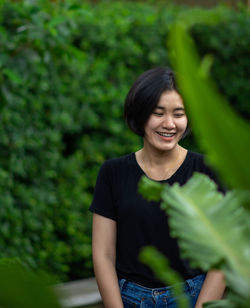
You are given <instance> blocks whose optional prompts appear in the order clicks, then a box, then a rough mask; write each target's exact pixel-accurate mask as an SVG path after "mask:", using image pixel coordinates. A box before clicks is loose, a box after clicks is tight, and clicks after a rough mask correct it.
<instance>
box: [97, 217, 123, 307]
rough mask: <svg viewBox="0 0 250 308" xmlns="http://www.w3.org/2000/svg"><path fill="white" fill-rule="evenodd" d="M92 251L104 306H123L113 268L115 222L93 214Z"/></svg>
mask: <svg viewBox="0 0 250 308" xmlns="http://www.w3.org/2000/svg"><path fill="white" fill-rule="evenodd" d="M92 251H93V263H94V271H95V277H96V281H97V284H98V288H99V291H100V293H101V297H102V300H103V303H104V306H105V308H123V303H122V298H121V295H120V289H119V284H118V278H117V274H116V270H115V261H116V222H115V221H114V220H112V219H109V218H106V217H103V216H100V215H97V214H94V215H93V234H92Z"/></svg>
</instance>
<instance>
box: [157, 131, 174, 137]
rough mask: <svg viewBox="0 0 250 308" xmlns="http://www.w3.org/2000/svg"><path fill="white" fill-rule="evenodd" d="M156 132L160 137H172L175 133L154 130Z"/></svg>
mask: <svg viewBox="0 0 250 308" xmlns="http://www.w3.org/2000/svg"><path fill="white" fill-rule="evenodd" d="M156 133H157V134H158V135H160V136H162V137H173V136H174V135H175V133H172V134H167V133H160V132H156Z"/></svg>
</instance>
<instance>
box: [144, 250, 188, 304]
mask: <svg viewBox="0 0 250 308" xmlns="http://www.w3.org/2000/svg"><path fill="white" fill-rule="evenodd" d="M139 258H140V260H141V261H142V262H143V263H145V264H147V265H148V266H150V268H151V269H152V270H153V272H154V273H155V275H156V276H157V277H158V278H159V279H160V280H161V281H162V282H164V283H165V284H166V285H171V286H173V292H174V296H176V301H177V303H178V307H180V308H188V307H190V306H189V303H188V299H187V297H186V295H185V294H184V283H183V280H182V279H181V278H180V276H179V275H178V274H177V273H176V272H175V271H174V270H172V269H171V267H170V266H169V263H168V260H167V259H166V258H165V257H164V256H163V255H162V254H161V253H160V252H158V251H157V250H156V249H155V248H154V247H146V248H143V249H142V251H141V253H140V255H139Z"/></svg>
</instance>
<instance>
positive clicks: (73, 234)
mask: <svg viewBox="0 0 250 308" xmlns="http://www.w3.org/2000/svg"><path fill="white" fill-rule="evenodd" d="M180 11H181V9H180V8H177V7H173V6H169V7H166V8H164V9H162V7H161V6H159V7H156V6H152V5H149V4H143V3H130V2H115V3H112V6H111V5H110V4H109V3H108V2H103V3H99V4H98V5H93V4H90V3H86V2H85V3H83V4H82V1H77V0H71V1H69V0H68V1H61V2H60V3H57V2H52V1H49V0H43V1H33V2H30V1H22V2H11V1H8V2H7V1H6V2H4V4H2V5H1V7H0V16H1V20H0V40H1V45H0V81H1V88H0V99H1V111H0V119H1V122H0V146H1V154H0V192H1V194H0V202H1V207H0V222H1V224H0V226H1V227H0V228H1V238H0V247H1V249H0V257H10V258H11V257H19V258H20V259H21V260H22V262H23V263H24V264H25V265H26V266H28V267H29V268H31V269H35V270H36V269H42V270H47V271H48V272H50V273H53V274H55V275H57V276H58V277H59V278H60V279H61V280H69V279H77V278H82V277H87V276H90V275H92V274H93V273H92V263H91V230H90V229H91V215H90V214H89V213H88V210H87V209H88V207H89V205H90V202H91V199H92V193H93V187H94V185H95V178H96V174H97V171H98V169H99V167H100V164H101V163H102V162H103V161H104V160H105V159H107V158H109V157H115V156H119V155H123V154H125V153H128V152H131V151H135V150H137V149H138V148H139V146H140V145H141V141H140V139H139V138H138V137H136V136H134V135H133V134H132V133H131V132H130V131H129V130H128V129H127V128H126V126H125V124H124V121H123V116H122V109H123V107H122V106H123V101H124V98H125V95H126V93H127V91H128V89H129V87H130V86H131V84H132V82H133V80H135V78H136V76H138V74H140V73H141V72H143V71H145V70H146V69H149V68H151V67H153V66H158V65H169V60H168V52H167V51H166V37H167V33H168V31H169V27H170V25H171V23H172V21H173V20H174V19H175V17H176V15H177V14H178V13H179V12H180ZM236 15H237V16H238V19H239V20H240V19H241V20H242V23H241V26H239V27H238V31H237V32H235V40H237V38H238V37H237V34H238V35H239V37H241V36H242V33H246V31H247V30H246V28H244V27H245V26H247V23H245V26H244V27H242V25H243V24H244V22H243V20H245V19H247V18H248V15H247V13H244V12H238V13H237V14H236V13H235V12H233V11H232V12H231V16H232V17H231V18H232V20H236V21H235V23H236V24H237V18H236V17H235V16H236ZM248 20H249V18H248ZM228 27H229V26H228ZM228 27H226V26H225V30H224V31H225V32H224V34H223V30H222V28H221V29H220V32H219V35H220V37H221V36H223V35H224V36H225V37H227V36H228ZM201 29H202V30H201ZM193 31H194V35H196V37H200V36H201V34H199V35H198V33H199V31H203V32H202V33H206V36H207V37H209V35H210V34H209V33H211V35H212V38H211V40H214V39H215V37H216V35H217V34H216V33H214V29H213V27H209V26H204V27H199V29H197V30H193ZM202 36H203V34H202ZM207 41H208V42H209V40H207ZM205 42H206V41H205V40H204V42H203V44H204V47H203V48H201V53H202V52H204V51H206V48H207V47H206V46H205ZM245 42H246V43H245V44H247V42H248V44H249V42H250V36H247V37H245ZM243 45H244V44H242V46H243ZM230 46H232V50H231V51H230V56H231V57H232V59H233V58H234V57H235V56H234V55H238V54H239V46H238V45H237V46H236V44H235V45H233V44H231V45H230ZM233 48H234V49H233ZM244 48H245V47H244ZM214 52H216V54H215V58H216V61H217V62H216V65H215V66H216V70H214V72H215V73H214V79H215V80H216V81H218V79H221V78H222V77H221V76H224V77H223V78H224V79H225V80H224V81H223V83H224V84H227V82H226V80H228V82H230V84H231V83H232V84H237V83H238V82H240V83H241V88H244V91H245V92H246V91H248V90H247V86H248V85H247V84H246V82H245V75H244V73H243V72H244V71H245V66H247V63H249V62H248V61H249V57H248V55H247V54H244V53H242V54H241V59H240V62H239V63H241V64H242V65H243V67H241V66H239V68H238V71H239V75H237V76H236V75H235V74H234V75H231V77H230V75H229V74H225V73H224V72H225V71H226V69H227V68H226V67H227V65H228V63H227V62H226V61H221V62H220V59H221V58H223V56H222V55H223V54H224V52H225V51H224V48H223V46H222V45H220V47H218V48H217V49H216V50H215V51H214ZM248 66H249V65H248ZM217 72H220V74H219V73H217ZM239 76H242V79H240V80H239ZM229 77H230V79H229ZM233 78H235V79H233ZM225 89H226V88H225ZM227 90H228V91H229V89H228V88H227ZM236 90H237V89H236ZM236 90H235V91H236ZM229 93H231V92H230V91H229V92H226V90H225V95H227V96H228V95H229ZM234 93H236V92H234ZM241 93H243V91H241ZM233 98H234V99H233V101H234V102H235V106H236V107H237V109H238V108H239V109H242V108H243V109H244V110H245V112H249V107H248V106H246V105H245V104H242V103H241V102H242V101H244V98H240V95H238V96H235V95H234V97H233ZM238 99H239V100H238ZM190 140H191V139H190ZM190 140H189V141H188V142H190ZM191 142H192V140H191ZM191 147H193V148H195V144H194V143H193V144H192V145H191Z"/></svg>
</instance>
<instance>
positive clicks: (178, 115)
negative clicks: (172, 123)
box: [174, 113, 185, 118]
mask: <svg viewBox="0 0 250 308" xmlns="http://www.w3.org/2000/svg"><path fill="white" fill-rule="evenodd" d="M184 115H185V114H184V113H175V114H174V116H175V117H177V118H180V117H182V116H184Z"/></svg>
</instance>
